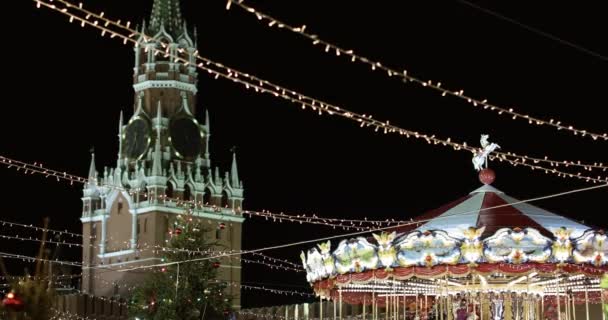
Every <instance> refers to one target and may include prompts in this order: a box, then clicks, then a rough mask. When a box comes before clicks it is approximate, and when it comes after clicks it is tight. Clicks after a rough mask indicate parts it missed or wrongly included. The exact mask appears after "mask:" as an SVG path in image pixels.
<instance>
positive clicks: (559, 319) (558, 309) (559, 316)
mask: <svg viewBox="0 0 608 320" xmlns="http://www.w3.org/2000/svg"><path fill="white" fill-rule="evenodd" d="M555 290H556V291H555V296H556V297H557V320H562V307H561V305H560V302H559V299H560V297H559V283H558V285H557V286H556V287H555Z"/></svg>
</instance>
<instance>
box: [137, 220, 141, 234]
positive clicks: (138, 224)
mask: <svg viewBox="0 0 608 320" xmlns="http://www.w3.org/2000/svg"><path fill="white" fill-rule="evenodd" d="M139 220H141V219H137V234H139V231H140V230H139V225H140V223H139Z"/></svg>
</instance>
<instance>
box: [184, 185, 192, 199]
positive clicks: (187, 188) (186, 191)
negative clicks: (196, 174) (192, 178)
mask: <svg viewBox="0 0 608 320" xmlns="http://www.w3.org/2000/svg"><path fill="white" fill-rule="evenodd" d="M191 196H192V193H191V191H190V186H189V185H186V186H185V187H184V201H189V200H190V197H191Z"/></svg>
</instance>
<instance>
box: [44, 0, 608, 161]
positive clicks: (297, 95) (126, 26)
mask: <svg viewBox="0 0 608 320" xmlns="http://www.w3.org/2000/svg"><path fill="white" fill-rule="evenodd" d="M33 1H39V0H33ZM57 1H58V2H61V3H63V4H64V5H66V7H67V8H74V9H76V10H78V11H80V12H83V13H84V14H86V17H85V19H86V20H89V19H90V18H95V19H99V20H101V21H103V22H104V26H105V27H107V26H109V25H112V26H115V27H118V28H120V29H123V30H125V31H128V32H129V33H130V34H129V37H133V36H136V35H137V36H142V37H143V38H144V39H145V40H146V41H148V40H150V39H152V38H151V37H149V36H148V35H145V34H142V33H140V32H138V31H137V30H135V29H133V28H130V22H127V23H126V24H124V25H123V24H121V22H120V20H118V21H113V20H110V19H108V18H105V17H104V13H103V12H102V13H100V14H96V13H94V12H91V11H89V10H86V9H84V8H83V6H82V3H79V5H78V7H76V6H74V4H72V3H70V2H69V1H67V0H57ZM232 2H234V1H232ZM229 3H231V2H229ZM241 3H242V0H241V1H239V4H241ZM67 14H68V15H69V13H67ZM108 32H111V31H109V30H108ZM102 35H103V31H102ZM161 45H162V46H163V47H164V48H166V51H165V52H164V56H165V57H169V56H171V57H172V58H176V60H175V61H176V62H178V61H181V62H183V63H185V64H189V62H188V61H185V60H184V59H180V58H179V57H175V56H172V55H170V54H169V51H168V50H169V47H168V46H167V44H166V43H164V42H161ZM180 52H181V51H180ZM156 53H163V52H161V51H160V50H157V51H156ZM156 53H155V54H156ZM194 56H195V57H196V59H197V60H200V61H202V62H203V64H204V65H213V66H214V67H216V68H219V69H221V70H223V71H224V72H225V73H228V74H229V75H232V74H234V76H235V77H236V78H238V77H242V78H246V79H249V80H251V81H253V82H254V83H257V84H258V85H259V86H260V87H264V86H265V87H267V88H270V89H274V90H275V91H280V94H281V95H290V96H291V97H292V98H297V99H298V100H304V101H307V102H309V103H311V104H312V105H313V106H314V105H315V104H316V105H318V106H321V107H322V106H323V105H325V104H327V103H326V102H323V101H320V100H317V99H314V98H312V97H308V96H305V95H303V94H301V93H298V92H295V91H293V90H290V89H287V88H284V87H281V86H278V85H276V84H274V83H271V82H269V81H267V80H264V79H260V78H258V77H256V76H253V75H250V74H248V73H245V72H241V71H238V70H235V69H233V68H230V67H227V66H225V65H223V64H221V63H217V62H215V61H212V60H210V59H208V58H205V57H203V56H201V55H200V54H199V53H198V50H197V51H195V52H194ZM199 67H201V65H200V64H199ZM202 69H203V70H205V69H204V68H202ZM216 79H217V76H216ZM247 88H249V87H247ZM255 89H256V92H257V91H258V89H257V88H255ZM273 94H275V96H276V95H277V94H276V93H273ZM313 109H314V108H313ZM338 109H339V108H338ZM363 116H365V115H363ZM522 118H523V116H522ZM607 138H608V137H607ZM494 153H495V154H499V155H501V156H503V157H513V158H516V159H518V161H522V162H526V161H530V162H533V163H539V162H545V163H549V164H550V165H551V166H552V167H559V166H565V167H568V166H579V167H583V168H584V170H587V171H591V170H592V169H593V168H600V169H603V171H606V170H607V169H608V166H607V165H604V164H603V163H601V162H600V163H597V162H595V163H593V164H585V163H581V162H580V161H567V160H562V161H556V160H550V159H548V157H546V156H545V157H544V158H535V157H529V156H526V155H518V154H515V153H511V152H506V153H503V152H494Z"/></svg>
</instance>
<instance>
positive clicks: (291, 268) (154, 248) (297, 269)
mask: <svg viewBox="0 0 608 320" xmlns="http://www.w3.org/2000/svg"><path fill="white" fill-rule="evenodd" d="M0 239H8V240H21V241H33V242H38V243H40V242H43V241H42V240H40V239H38V238H32V237H29V238H24V237H20V236H18V235H17V236H9V235H3V234H0ZM44 242H45V243H52V244H57V245H66V246H68V247H70V248H71V247H72V246H75V247H84V245H83V244H80V243H69V242H59V241H51V240H45V241H44ZM89 247H91V248H97V247H98V245H93V244H90V245H89ZM147 250H152V251H162V252H187V253H189V254H210V253H213V254H223V253H234V252H237V251H235V250H231V251H216V250H188V249H180V248H168V247H160V246H158V245H155V246H149V247H143V248H141V247H139V248H138V251H140V252H141V251H147ZM0 254H1V253H0ZM259 255H260V256H263V257H264V260H271V261H278V262H279V263H288V264H290V265H287V266H285V265H282V264H276V263H271V262H266V261H264V260H254V259H247V258H240V257H230V258H231V259H236V260H238V261H241V262H244V263H250V264H259V265H263V266H265V267H268V268H270V269H276V270H285V271H294V272H304V269H303V268H302V266H301V265H297V264H295V263H292V262H289V261H282V260H280V259H275V258H272V257H267V256H264V255H262V254H259ZM29 258H32V257H29ZM24 259H27V258H24ZM32 259H33V258H32ZM81 263H84V262H81ZM0 278H1V277H0Z"/></svg>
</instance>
